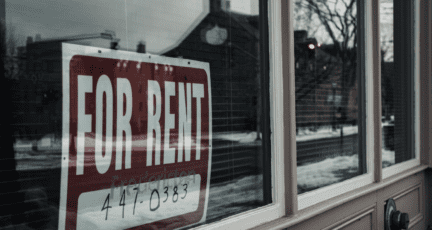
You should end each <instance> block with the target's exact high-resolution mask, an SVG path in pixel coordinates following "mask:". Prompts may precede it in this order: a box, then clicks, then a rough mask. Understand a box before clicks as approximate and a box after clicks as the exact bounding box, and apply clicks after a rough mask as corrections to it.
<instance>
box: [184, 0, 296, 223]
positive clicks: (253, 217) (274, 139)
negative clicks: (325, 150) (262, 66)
mask: <svg viewBox="0 0 432 230" xmlns="http://www.w3.org/2000/svg"><path fill="white" fill-rule="evenodd" d="M290 4H291V5H292V2H290ZM281 5H282V4H281V1H280V0H271V1H270V2H269V42H270V47H269V48H270V50H269V52H270V54H269V55H270V106H271V107H270V119H271V121H270V122H271V124H270V126H271V129H272V135H271V143H272V145H271V146H272V150H271V151H272V159H271V162H272V198H273V203H272V204H269V205H267V206H264V207H260V208H257V209H254V210H250V211H247V212H244V213H239V214H236V215H233V216H230V217H228V218H225V219H223V220H221V221H218V222H215V223H210V224H206V225H201V226H198V227H196V228H192V229H197V230H198V229H206V230H207V229H233V230H234V229H235V230H241V229H249V228H253V227H256V226H258V225H261V224H264V223H266V222H269V221H273V220H276V219H278V218H280V217H282V216H284V215H285V207H284V205H283V204H285V202H284V200H285V194H284V192H285V191H284V174H283V173H284V165H283V162H284V154H285V153H284V138H283V137H284V129H283V125H281V124H283V75H282V50H281V47H282V40H281V38H282V33H281V30H280V28H281V18H282V15H281V10H280V9H281ZM273 175H274V177H273Z"/></svg>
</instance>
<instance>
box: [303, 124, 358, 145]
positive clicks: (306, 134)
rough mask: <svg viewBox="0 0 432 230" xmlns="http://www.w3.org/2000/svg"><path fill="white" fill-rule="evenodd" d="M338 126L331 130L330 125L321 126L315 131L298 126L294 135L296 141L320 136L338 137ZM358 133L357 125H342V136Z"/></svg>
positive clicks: (309, 139) (319, 137)
mask: <svg viewBox="0 0 432 230" xmlns="http://www.w3.org/2000/svg"><path fill="white" fill-rule="evenodd" d="M340 133H341V131H340V128H338V129H336V130H335V131H333V129H332V128H331V126H327V127H322V128H320V129H318V130H317V131H316V132H314V131H310V130H309V129H308V128H299V131H298V134H297V135H296V141H297V142H303V141H311V140H317V139H322V138H330V137H340ZM357 133H358V126H344V127H343V134H344V136H348V135H354V134H357Z"/></svg>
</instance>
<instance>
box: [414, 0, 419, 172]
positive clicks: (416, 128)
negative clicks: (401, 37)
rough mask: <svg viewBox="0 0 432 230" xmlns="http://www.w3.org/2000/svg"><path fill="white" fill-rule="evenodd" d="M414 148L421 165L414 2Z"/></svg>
mask: <svg viewBox="0 0 432 230" xmlns="http://www.w3.org/2000/svg"><path fill="white" fill-rule="evenodd" d="M414 55H415V56H414V135H415V137H414V138H415V139H414V140H415V141H414V148H415V159H418V160H419V161H418V162H419V164H420V1H419V0H415V1H414Z"/></svg>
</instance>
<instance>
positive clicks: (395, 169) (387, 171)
mask: <svg viewBox="0 0 432 230" xmlns="http://www.w3.org/2000/svg"><path fill="white" fill-rule="evenodd" d="M412 44H413V46H414V69H413V71H412V72H413V73H412V74H413V75H414V140H415V142H414V152H415V158H413V159H411V160H408V161H405V162H401V163H398V164H394V165H392V166H389V167H386V168H384V169H383V170H382V177H383V179H386V178H389V177H391V176H394V175H396V174H399V173H401V172H403V171H406V170H408V169H410V168H413V167H416V166H419V165H420V1H419V0H414V36H413V43H412Z"/></svg>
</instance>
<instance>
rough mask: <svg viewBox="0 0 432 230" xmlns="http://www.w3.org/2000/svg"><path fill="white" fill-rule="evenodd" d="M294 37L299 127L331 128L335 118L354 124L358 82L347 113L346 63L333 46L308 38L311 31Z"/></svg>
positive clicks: (349, 98)
mask: <svg viewBox="0 0 432 230" xmlns="http://www.w3.org/2000/svg"><path fill="white" fill-rule="evenodd" d="M294 36H295V62H296V63H295V68H296V69H295V73H296V80H295V82H296V85H295V88H296V125H297V126H298V127H302V126H311V125H314V124H317V125H329V124H331V123H332V121H333V118H334V117H336V119H338V120H340V121H342V120H343V121H344V122H348V123H354V122H355V121H356V119H357V116H358V115H357V112H358V104H357V100H356V98H357V83H356V84H355V85H354V87H352V88H350V89H349V93H348V102H347V103H346V107H347V109H346V111H344V110H343V109H342V108H343V107H344V103H343V102H344V101H345V100H346V99H345V98H343V91H342V90H344V89H347V88H348V87H346V86H345V87H343V88H344V89H343V88H342V80H341V68H342V62H341V61H340V60H339V59H338V58H337V57H335V56H334V55H333V54H332V52H331V50H332V49H334V48H333V46H330V45H320V44H318V43H317V42H316V40H315V39H314V38H307V31H295V33H294ZM345 112H346V115H345V114H344V113H345ZM345 118H346V119H345Z"/></svg>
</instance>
